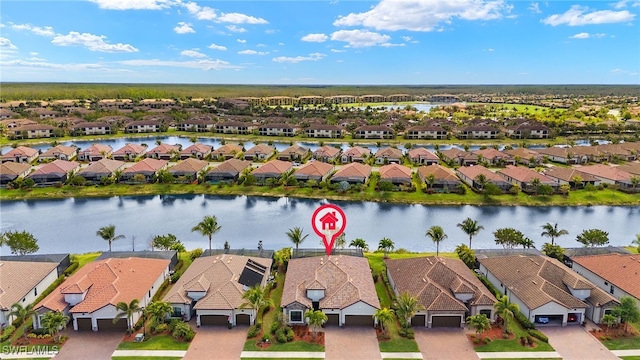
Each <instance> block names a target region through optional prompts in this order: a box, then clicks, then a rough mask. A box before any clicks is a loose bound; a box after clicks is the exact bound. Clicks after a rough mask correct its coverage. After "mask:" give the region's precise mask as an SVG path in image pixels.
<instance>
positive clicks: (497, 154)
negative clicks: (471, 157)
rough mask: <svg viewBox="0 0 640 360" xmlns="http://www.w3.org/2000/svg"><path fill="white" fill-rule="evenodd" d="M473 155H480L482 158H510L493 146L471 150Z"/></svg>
mask: <svg viewBox="0 0 640 360" xmlns="http://www.w3.org/2000/svg"><path fill="white" fill-rule="evenodd" d="M472 153H473V154H475V155H482V157H483V158H485V159H489V160H493V159H497V158H511V155H509V154H506V153H503V152H502V151H500V150H496V149H494V148H486V149H480V150H475V151H472Z"/></svg>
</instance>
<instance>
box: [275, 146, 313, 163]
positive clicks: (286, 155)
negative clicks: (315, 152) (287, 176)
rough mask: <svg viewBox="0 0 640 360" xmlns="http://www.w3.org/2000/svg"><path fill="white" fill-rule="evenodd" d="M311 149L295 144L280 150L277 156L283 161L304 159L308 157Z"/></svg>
mask: <svg viewBox="0 0 640 360" xmlns="http://www.w3.org/2000/svg"><path fill="white" fill-rule="evenodd" d="M310 153H311V151H309V149H308V148H306V147H304V146H300V145H297V144H293V145H291V146H289V147H288V148H286V149H284V150H282V151H280V152H279V153H278V155H277V156H276V157H277V158H278V160H282V161H303V160H304V159H306V158H307V157H308V156H309V154H310Z"/></svg>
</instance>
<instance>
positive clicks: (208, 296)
mask: <svg viewBox="0 0 640 360" xmlns="http://www.w3.org/2000/svg"><path fill="white" fill-rule="evenodd" d="M271 263H272V260H271V259H265V258H260V257H248V256H240V255H229V254H223V255H212V256H205V257H199V258H197V259H195V260H194V261H193V263H192V264H191V265H190V266H189V268H187V270H186V271H185V273H184V274H182V276H181V277H180V279H179V280H178V281H177V282H176V283H175V285H173V287H172V288H171V290H169V292H168V293H167V295H165V297H164V299H163V301H166V302H168V303H170V304H171V306H172V307H173V314H171V316H173V317H183V319H185V320H186V321H189V320H191V317H192V316H194V315H195V317H196V325H197V326H202V325H227V324H229V323H230V324H231V325H232V326H236V325H240V324H242V325H250V324H253V323H255V321H256V317H257V315H258V314H256V313H255V311H254V310H253V309H251V308H249V307H243V306H242V304H244V303H245V302H246V300H245V299H243V298H242V296H243V294H244V292H245V291H247V289H248V288H250V287H253V286H266V285H267V279H268V277H269V274H270V269H271Z"/></svg>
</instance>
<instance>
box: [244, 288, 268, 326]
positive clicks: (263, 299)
mask: <svg viewBox="0 0 640 360" xmlns="http://www.w3.org/2000/svg"><path fill="white" fill-rule="evenodd" d="M242 298H243V299H245V300H246V301H245V302H244V303H242V304H240V308H241V309H242V308H245V307H249V306H250V307H251V309H253V321H254V322H255V321H256V320H257V319H256V318H257V317H258V312H259V311H260V308H262V307H263V306H269V307H270V306H271V305H273V300H271V298H269V288H267V287H266V286H264V287H262V286H260V285H255V286H252V287H250V288H249V289H247V291H245V292H244V293H243V294H242Z"/></svg>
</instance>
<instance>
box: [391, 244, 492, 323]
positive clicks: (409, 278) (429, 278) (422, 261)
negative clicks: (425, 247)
mask: <svg viewBox="0 0 640 360" xmlns="http://www.w3.org/2000/svg"><path fill="white" fill-rule="evenodd" d="M385 263H386V264H387V269H388V271H389V274H390V276H391V278H392V279H393V282H394V284H395V285H396V288H397V290H398V293H399V294H402V293H404V292H405V291H406V292H409V294H410V295H413V296H416V297H418V299H419V300H420V303H421V304H422V305H423V306H424V307H425V309H426V310H451V311H465V310H467V307H466V305H465V303H464V302H463V301H460V300H458V299H457V298H456V297H455V294H456V293H460V294H469V293H471V294H473V297H472V298H471V300H470V302H469V304H470V305H493V304H494V303H495V302H496V298H495V297H494V296H493V294H491V291H489V290H488V289H487V288H486V287H485V286H484V285H483V284H482V282H480V280H478V278H477V277H476V276H475V274H473V272H472V271H471V270H469V268H468V267H467V266H466V265H465V264H464V263H463V262H462V261H461V260H458V259H448V258H442V257H435V256H428V257H418V258H411V259H387V260H385Z"/></svg>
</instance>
